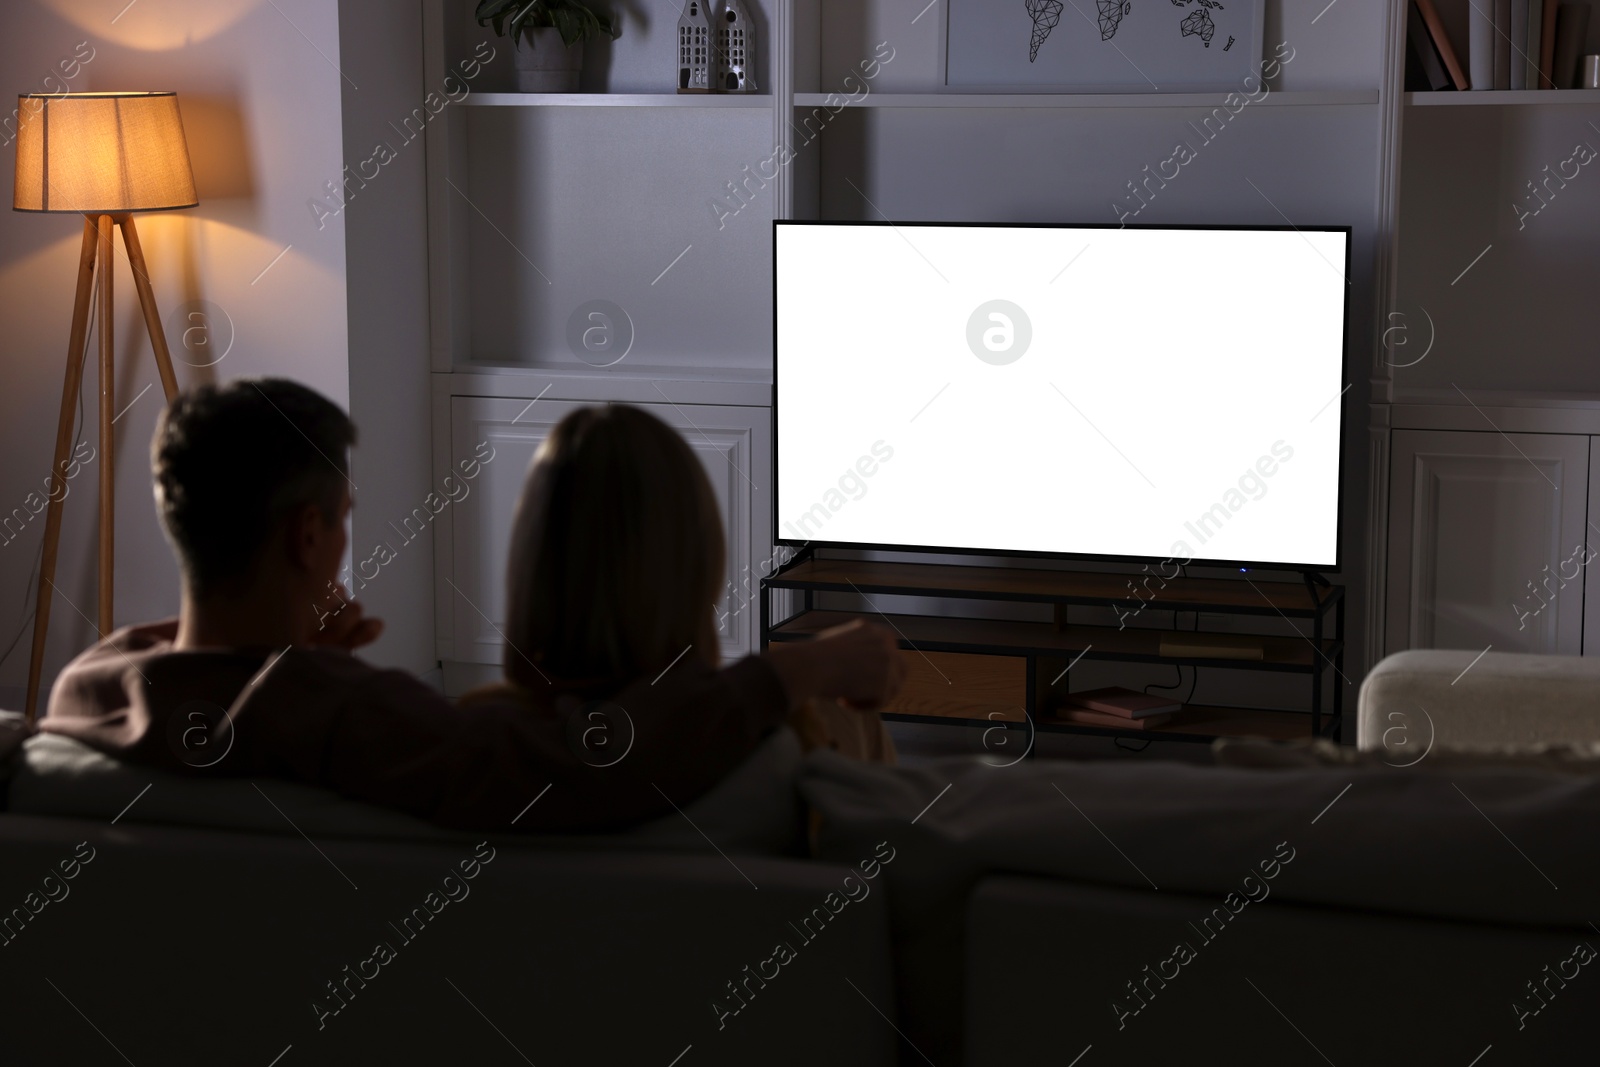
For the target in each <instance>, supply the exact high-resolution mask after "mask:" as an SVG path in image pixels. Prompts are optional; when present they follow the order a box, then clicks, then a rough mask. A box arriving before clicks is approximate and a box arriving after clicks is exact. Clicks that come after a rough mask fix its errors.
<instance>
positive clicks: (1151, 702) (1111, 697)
mask: <svg viewBox="0 0 1600 1067" xmlns="http://www.w3.org/2000/svg"><path fill="white" fill-rule="evenodd" d="M1182 707H1183V704H1182V703H1181V702H1179V701H1176V700H1173V699H1172V698H1171V697H1155V696H1150V695H1149V694H1148V693H1140V692H1138V691H1136V690H1133V689H1125V688H1123V687H1122V686H1120V685H1112V686H1107V687H1106V688H1104V689H1086V690H1084V691H1083V692H1081V693H1068V694H1067V695H1066V697H1065V698H1064V703H1063V704H1062V709H1063V710H1068V711H1083V710H1087V711H1092V712H1095V713H1096V714H1099V715H1116V716H1118V717H1119V718H1123V719H1144V718H1149V717H1150V716H1152V715H1161V714H1170V713H1172V712H1175V711H1178V710H1180V709H1181V708H1182Z"/></svg>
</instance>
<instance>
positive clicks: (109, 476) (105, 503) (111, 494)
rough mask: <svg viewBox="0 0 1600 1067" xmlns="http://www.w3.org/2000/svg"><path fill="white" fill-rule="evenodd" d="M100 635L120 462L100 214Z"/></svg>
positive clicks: (109, 261)
mask: <svg viewBox="0 0 1600 1067" xmlns="http://www.w3.org/2000/svg"><path fill="white" fill-rule="evenodd" d="M99 257H100V325H99V329H100V636H101V637H105V636H106V635H107V634H109V633H110V632H111V589H112V584H111V578H112V574H111V561H112V560H113V559H114V558H115V556H116V553H115V551H114V547H115V539H116V530H117V512H116V478H115V477H114V476H115V474H116V464H115V463H114V462H113V461H112V459H113V449H112V444H113V442H114V440H115V438H114V437H113V436H112V428H111V423H112V422H113V421H114V420H115V418H116V416H115V413H114V411H113V408H114V407H115V404H116V380H115V379H116V366H115V364H116V353H117V346H116V343H115V336H114V334H113V332H112V330H113V324H112V293H111V282H112V279H113V278H114V277H115V276H116V270H115V267H116V260H114V259H113V258H112V256H111V216H110V215H101V216H100V252H99Z"/></svg>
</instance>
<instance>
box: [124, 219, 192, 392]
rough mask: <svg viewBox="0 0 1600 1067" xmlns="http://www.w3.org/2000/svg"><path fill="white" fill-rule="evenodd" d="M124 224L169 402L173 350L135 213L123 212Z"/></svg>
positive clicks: (173, 382)
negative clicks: (153, 287)
mask: <svg viewBox="0 0 1600 1067" xmlns="http://www.w3.org/2000/svg"><path fill="white" fill-rule="evenodd" d="M118 222H119V224H120V225H121V226H122V243H123V244H124V245H126V246H127V248H128V263H129V264H130V265H132V267H133V287H134V288H135V289H137V290H138V291H139V306H140V307H141V308H143V309H144V325H145V329H146V330H148V331H149V332H150V348H151V349H152V350H153V351H154V352H155V354H156V370H157V372H159V373H160V375H161V388H162V390H164V391H165V392H166V394H167V402H168V403H171V402H172V398H173V397H175V396H177V395H178V376H177V375H176V374H174V373H173V370H172V353H171V352H170V351H168V349H167V333H166V331H165V330H164V329H162V327H161V316H160V315H159V314H158V313H157V312H156V294H155V293H154V291H152V290H151V288H150V271H149V270H148V269H147V268H146V267H145V265H144V249H143V248H141V247H140V245H139V231H138V230H137V229H135V228H134V225H133V216H132V215H123V216H121V218H120V219H119V220H118Z"/></svg>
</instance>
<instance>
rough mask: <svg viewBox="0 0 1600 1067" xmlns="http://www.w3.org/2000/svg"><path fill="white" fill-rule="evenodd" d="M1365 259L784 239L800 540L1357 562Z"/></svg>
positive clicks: (1003, 237) (800, 229)
mask: <svg viewBox="0 0 1600 1067" xmlns="http://www.w3.org/2000/svg"><path fill="white" fill-rule="evenodd" d="M1348 244H1349V231H1348V230H1347V229H1303V228H1302V229H1298V230H1296V229H1291V228H1287V227H1285V228H1282V229H1275V228H1259V229H1254V228H1250V229H1225V228H1166V227H1128V228H1115V227H1109V228H1101V227H1093V226H1088V227H1077V226H988V225H940V224H916V225H910V224H896V225H888V224H871V223H788V222H780V223H778V224H777V226H776V236H775V270H776V295H775V304H774V313H775V316H776V328H775V333H776V337H775V342H776V357H775V358H776V367H775V376H776V384H775V392H776V397H775V400H776V416H775V417H776V423H777V456H776V464H775V465H776V476H777V490H776V494H775V506H776V514H775V516H774V518H775V521H776V533H777V537H778V539H779V541H780V542H781V543H786V544H801V543H810V544H822V545H852V546H870V547H883V548H923V549H954V550H960V551H977V552H985V551H986V552H996V553H1020V554H1030V555H1061V556H1074V557H1112V558H1132V559H1145V558H1148V559H1159V560H1166V559H1176V560H1179V561H1186V560H1191V559H1192V560H1200V561H1216V562H1228V563H1247V564H1257V565H1275V566H1284V567H1289V568H1308V569H1332V568H1336V567H1337V566H1338V559H1339V553H1338V535H1339V458H1340V456H1339V452H1340V448H1339V446H1340V437H1339V435H1340V421H1341V419H1340V416H1341V410H1342V407H1343V405H1342V396H1343V390H1344V388H1345V383H1344V349H1345V320H1346V296H1347V290H1348V288H1349V286H1348V283H1347V281H1346V278H1347V275H1348V269H1349V268H1348V262H1349V255H1348Z"/></svg>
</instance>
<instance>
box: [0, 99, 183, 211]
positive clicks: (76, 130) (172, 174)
mask: <svg viewBox="0 0 1600 1067" xmlns="http://www.w3.org/2000/svg"><path fill="white" fill-rule="evenodd" d="M17 115H18V117H19V119H20V126H19V128H18V130H17V184H16V192H15V194H14V196H13V199H12V207H13V208H15V209H16V210H17V211H51V212H84V213H88V214H119V213H121V212H125V211H163V210H168V209H171V208H184V207H194V206H195V205H196V204H198V203H199V202H200V201H199V198H198V197H197V196H196V195H195V189H194V172H193V170H191V169H190V167H189V146H188V144H187V142H185V141H184V139H183V119H182V117H181V116H180V115H179V114H178V94H177V93H60V94H50V93H27V94H24V95H23V96H21V97H19V98H18V100H17Z"/></svg>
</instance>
